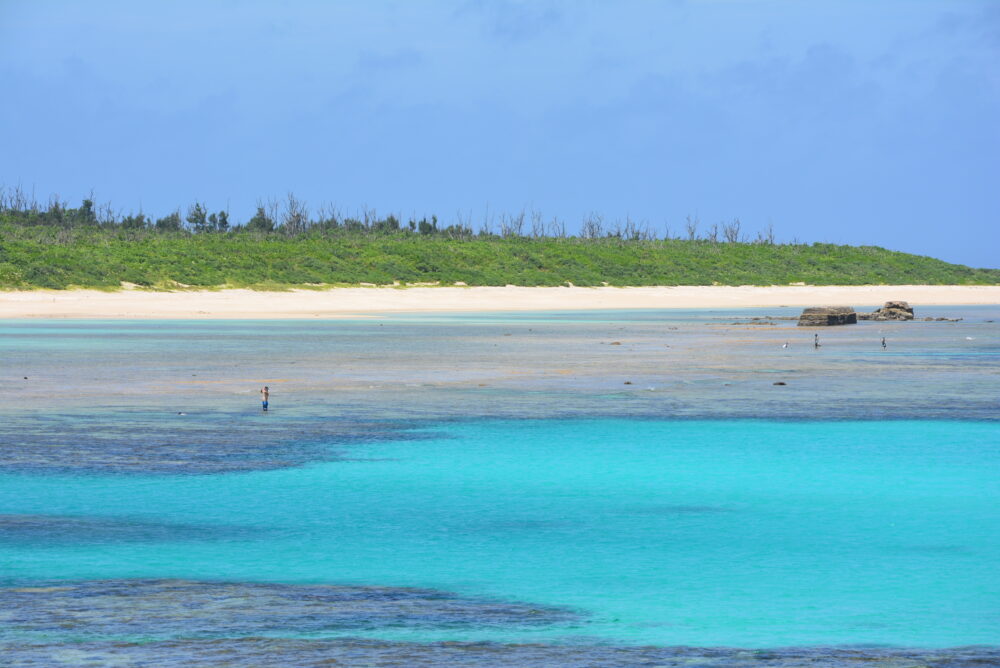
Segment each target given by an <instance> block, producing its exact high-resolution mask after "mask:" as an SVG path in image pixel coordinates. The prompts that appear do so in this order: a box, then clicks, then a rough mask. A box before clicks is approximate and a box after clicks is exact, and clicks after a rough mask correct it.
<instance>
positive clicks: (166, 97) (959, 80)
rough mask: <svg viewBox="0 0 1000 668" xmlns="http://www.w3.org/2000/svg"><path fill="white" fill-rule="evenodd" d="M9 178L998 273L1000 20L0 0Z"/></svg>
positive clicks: (866, 4)
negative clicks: (843, 251) (601, 231)
mask: <svg viewBox="0 0 1000 668" xmlns="http://www.w3.org/2000/svg"><path fill="white" fill-rule="evenodd" d="M0 91H3V95H2V99H3V101H2V102H0V184H4V185H7V186H13V185H18V184H20V185H21V186H23V187H25V188H27V189H29V190H30V189H34V191H35V192H36V194H37V195H38V196H39V198H43V197H46V196H48V194H50V193H58V194H59V195H61V196H62V197H63V198H65V199H68V200H70V201H71V202H77V201H78V200H80V199H81V198H82V197H84V196H85V195H86V194H87V193H88V192H89V191H90V190H91V189H93V190H94V191H95V192H96V194H97V198H98V200H100V201H105V200H110V201H111V202H112V203H113V204H114V205H115V206H116V207H117V208H120V209H122V210H124V211H129V210H138V209H139V208H140V207H141V208H142V209H144V210H145V211H146V212H147V213H151V214H154V215H163V214H164V213H166V212H168V211H171V210H173V209H174V208H176V207H178V206H186V205H187V204H188V203H190V202H192V201H194V200H201V201H205V202H207V204H208V206H209V207H211V208H212V209H220V208H226V207H228V208H229V209H230V210H231V212H232V214H233V215H234V217H235V218H236V219H238V220H243V219H246V218H247V217H249V215H251V213H252V210H253V207H254V204H255V202H256V200H257V199H258V198H267V197H282V196H284V195H285V193H287V192H288V191H294V192H295V193H296V194H297V195H298V196H299V197H301V198H303V199H305V200H307V201H308V202H309V204H310V205H311V206H312V207H313V208H317V207H318V206H319V205H321V204H324V203H331V204H333V205H335V206H337V207H338V208H339V209H340V210H341V211H343V212H347V213H350V212H355V211H357V210H359V209H361V208H362V207H367V208H372V209H376V210H377V211H378V212H379V213H382V214H384V213H389V212H396V213H400V214H402V215H403V216H404V217H405V216H410V215H412V214H416V215H418V216H420V215H425V214H431V213H436V214H437V215H438V216H439V217H441V218H442V219H444V220H445V221H446V222H450V221H451V220H453V219H454V218H455V217H456V214H457V213H458V212H462V215H463V216H464V215H468V214H469V213H471V214H472V217H473V220H474V221H475V222H476V225H477V226H478V222H479V221H480V220H481V219H482V217H483V216H484V214H485V213H486V212H487V211H492V212H499V211H517V210H520V209H522V208H527V209H537V210H540V211H542V212H543V214H544V215H545V216H546V218H550V217H552V216H557V217H559V218H561V219H563V220H565V221H567V226H568V227H569V228H570V229H576V228H578V226H579V221H580V219H581V218H582V217H583V216H584V215H585V214H587V213H588V212H591V211H594V212H599V213H602V214H603V215H604V217H605V218H606V219H607V220H614V219H615V218H624V217H625V216H626V215H627V216H631V217H632V218H633V219H636V220H643V221H647V222H648V223H649V224H650V225H651V226H653V227H655V228H656V229H658V230H660V231H661V232H662V230H663V228H664V226H665V225H667V226H669V227H670V229H671V230H672V231H673V232H674V233H678V232H680V231H681V228H682V226H683V221H684V218H685V216H686V215H689V214H690V215H697V216H698V217H699V218H700V219H701V220H702V222H703V226H705V225H709V224H711V223H714V222H719V221H723V220H731V219H732V218H734V217H738V218H740V219H741V220H742V222H743V225H744V227H745V228H748V229H750V230H756V229H760V228H764V227H766V226H767V225H768V224H773V225H774V228H775V230H776V232H777V236H778V238H779V239H784V240H791V239H793V238H797V239H799V240H802V241H829V242H836V243H852V244H877V245H881V246H886V247H889V248H893V249H898V250H905V251H910V252H916V253H921V254H927V255H934V256H937V257H941V258H944V259H947V260H951V261H957V262H962V263H966V264H972V265H977V266H992V267H997V266H1000V252H998V251H1000V121H998V119H1000V2H992V1H990V0H982V1H972V0H941V1H939V2H930V1H922V0H899V1H893V0H883V1H880V2H871V1H867V0H858V1H852V0H835V1H824V0H809V1H802V2H793V1H791V0H785V1H767V0H759V1H757V0H702V1H697V2H696V1H683V0H678V1H666V0H663V1H659V2H653V1H644V0H621V1H617V2H591V1H587V0H575V1H571V2H546V1H543V0H537V1H533V2H528V1H525V2H520V1H516V0H496V1H493V2H486V1H475V0H472V1H468V0H454V1H452V0H440V1H437V2H430V1H420V0H411V1H407V2H402V1H400V2H391V1H378V0H374V1H371V0H370V1H367V2H361V1H358V2H340V3H336V2H305V1H302V2H294V1H286V2H230V1H223V0H218V1H216V2H204V1H202V2H185V1H183V0H179V1H174V2H152V1H144V2H131V1H129V2H102V1H91V2H57V1H49V0H23V1H22V0H0Z"/></svg>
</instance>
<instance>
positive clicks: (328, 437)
mask: <svg viewBox="0 0 1000 668" xmlns="http://www.w3.org/2000/svg"><path fill="white" fill-rule="evenodd" d="M404 426H405V425H402V424H397V423H384V422H376V421H369V420H352V419H344V418H333V417H331V418H316V417H309V418H291V417H285V418H284V419H282V420H280V421H277V420H275V421H270V420H258V419H248V418H247V417H246V416H245V415H242V414H228V413H223V412H206V413H200V414H186V415H177V414H172V413H164V412H152V411H149V412H147V411H108V410H105V411H101V412H99V413H94V414H81V413H62V414H55V415H52V414H49V415H38V414H26V415H22V416H17V417H14V418H11V419H8V420H4V421H3V423H2V424H0V445H2V446H3V447H0V470H2V471H4V472H7V473H11V472H14V473H44V474H48V473H98V474H213V473H232V472H240V471H262V470H270V469H280V468H289V467H294V466H301V465H302V464H306V463H309V462H313V461H340V460H347V459H350V458H349V457H346V456H345V454H344V449H345V448H347V447H348V446H351V445H356V444H359V443H370V442H378V441H383V440H387V439H393V440H400V439H417V438H420V436H419V435H418V434H416V433H415V432H412V431H406V430H404V429H403V427H404Z"/></svg>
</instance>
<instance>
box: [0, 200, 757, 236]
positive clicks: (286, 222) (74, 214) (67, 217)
mask: <svg viewBox="0 0 1000 668" xmlns="http://www.w3.org/2000/svg"><path fill="white" fill-rule="evenodd" d="M0 219H2V220H3V221H4V222H7V223H9V224H13V225H16V226H22V227H35V226H43V227H50V228H55V229H78V228H83V229H107V230H116V229H117V230H128V231H150V232H154V233H156V232H159V233H174V234H176V233H188V234H227V233H240V232H252V233H255V234H271V233H274V234H279V235H284V236H297V235H301V234H305V233H317V234H324V233H334V234H337V233H341V234H343V233H346V234H360V235H369V236H380V235H396V234H402V235H421V236H438V237H447V238H451V239H471V238H475V237H503V238H511V237H531V238H536V239H537V238H544V237H550V238H554V239H566V238H570V237H575V238H580V239H621V240H626V241H655V240H657V239H664V240H666V239H685V240H688V241H699V240H700V241H708V242H712V243H723V242H725V243H757V244H774V243H775V236H774V229H773V227H772V226H770V225H769V226H768V228H767V229H766V230H764V231H761V232H757V233H756V234H755V235H754V236H749V235H748V234H747V232H746V230H745V229H744V228H743V224H742V222H741V221H740V220H739V219H738V218H734V219H732V220H730V221H728V222H720V223H714V224H712V225H710V226H705V227H702V225H701V221H700V220H699V219H698V217H697V216H693V217H692V216H688V217H687V218H686V220H685V221H684V223H683V224H682V225H681V226H680V227H678V228H677V229H676V230H672V229H671V228H670V227H669V226H663V227H662V228H660V229H656V228H655V227H654V226H652V225H650V224H649V223H648V222H647V221H637V220H634V219H632V218H631V217H628V216H627V217H625V218H624V219H614V220H611V221H607V220H605V218H604V217H603V216H602V215H600V214H597V213H592V214H589V215H587V216H586V217H584V219H583V220H582V221H581V223H580V227H579V233H578V234H571V233H570V232H568V229H567V225H566V221H565V220H562V219H560V218H557V217H552V218H545V217H544V216H543V215H542V213H541V212H540V211H534V210H533V211H526V210H522V211H519V212H517V213H513V214H511V213H493V214H491V213H489V212H487V213H486V214H485V215H484V216H483V217H482V219H481V220H480V221H479V222H478V227H477V228H476V229H474V227H473V220H472V214H466V215H463V214H461V213H458V214H456V216H455V220H454V221H453V222H452V223H450V224H448V225H445V224H443V223H440V222H439V220H438V217H437V216H436V215H432V216H430V217H427V216H423V217H420V218H417V217H415V216H411V217H409V218H407V219H406V220H405V221H404V219H403V217H402V216H400V215H396V214H389V215H386V216H379V215H378V213H377V212H376V211H375V210H374V209H364V210H362V211H360V212H358V213H356V214H353V215H345V214H342V213H341V212H340V211H339V210H338V209H337V208H336V207H333V206H329V205H324V206H322V207H320V208H319V209H318V210H316V211H315V212H313V211H311V210H310V208H309V206H308V205H307V203H306V202H304V201H303V200H301V199H299V198H298V197H296V196H295V195H294V194H292V193H289V194H288V195H287V196H286V197H285V198H284V199H283V200H281V201H279V200H275V199H269V200H259V201H258V202H257V207H256V211H255V213H254V215H253V216H252V217H250V219H249V220H246V221H242V222H237V221H233V220H231V219H230V214H229V211H227V210H225V209H222V210H218V211H212V210H210V208H209V207H208V206H207V205H206V204H205V203H203V202H195V203H194V204H191V205H190V206H188V207H187V208H186V209H184V210H183V211H182V210H181V209H176V210H174V211H172V212H170V213H168V214H167V215H165V216H162V217H158V218H157V217H153V216H149V215H147V214H146V213H144V212H142V211H140V212H138V213H135V212H129V213H127V214H126V213H123V212H121V211H118V210H116V209H114V208H113V207H112V206H111V205H110V204H101V205H98V204H96V203H95V199H94V198H93V196H91V197H88V198H86V199H84V200H83V202H82V203H81V204H80V206H78V207H76V208H72V207H70V206H69V205H68V203H67V202H65V201H63V200H61V199H60V198H59V197H58V196H55V195H53V196H51V197H49V199H48V200H47V201H46V202H45V203H44V204H43V203H40V202H38V200H37V199H35V198H34V196H32V195H29V194H27V193H25V192H24V191H23V190H22V189H21V188H0Z"/></svg>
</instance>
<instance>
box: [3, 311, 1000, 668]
mask: <svg viewBox="0 0 1000 668" xmlns="http://www.w3.org/2000/svg"><path fill="white" fill-rule="evenodd" d="M932 311H933V312H932ZM764 313H766V314H769V315H786V314H785V313H784V312H782V311H781V310H779V309H770V310H767V311H761V312H754V311H744V312H728V313H714V312H690V311H689V312H627V313H620V312H613V313H612V312H595V313H583V314H531V315H525V314H519V315H505V314H480V315H475V316H469V315H464V316H435V317H427V316H420V317H418V316H394V317H390V318H384V319H366V320H356V321H335V322H332V321H324V322H315V323H314V322H309V323H302V322H277V323H275V322H266V323H265V322H210V323H209V322H195V323H191V322H188V323H163V322H53V321H46V322H25V321H20V322H8V323H5V324H3V325H0V354H2V355H3V360H4V369H5V370H6V371H8V376H10V378H9V379H8V380H7V381H6V382H7V383H8V386H9V387H11V392H9V394H8V395H7V399H6V400H5V405H4V407H3V409H2V412H3V418H4V419H3V424H2V426H0V438H2V439H3V442H4V445H5V447H4V452H3V464H4V470H5V471H6V473H5V474H4V475H3V476H2V478H0V515H2V517H0V564H3V577H4V581H5V582H6V583H7V585H8V586H11V587H20V588H24V587H28V588H31V587H38V586H42V585H44V587H43V589H45V588H48V587H49V586H51V585H52V583H53V581H57V580H69V581H73V582H88V581H94V580H106V579H107V580H113V581H120V580H122V579H129V578H141V579H151V578H186V579H189V580H196V581H227V582H233V583H236V582H262V583H265V582H275V583H286V584H296V583H298V584H306V583H308V584H315V585H320V584H322V585H367V586H379V587H419V588H427V589H429V590H432V591H437V592H447V596H454V597H457V598H458V600H461V601H467V602H468V601H471V602H479V601H494V602H496V603H498V604H499V603H503V604H508V605H522V604H523V605H527V606H529V607H530V606H537V608H538V610H540V611H550V612H549V613H546V614H542V615H541V617H539V618H537V619H536V618H523V619H522V618H517V617H516V616H513V617H511V618H505V620H504V621H503V623H494V621H490V622H489V623H487V618H486V617H485V616H483V615H482V614H481V612H480V611H481V610H482V608H478V607H476V605H478V604H473V603H468V604H463V607H462V609H463V610H464V611H466V612H467V613H468V614H467V615H466V616H465V617H463V619H462V623H460V624H459V623H442V624H438V625H436V624H435V623H411V622H407V621H404V622H398V623H391V624H390V623H385V621H384V619H383V620H382V621H378V620H379V619H380V618H377V617H376V618H372V619H369V620H368V621H365V618H364V617H363V616H361V617H359V619H355V620H354V621H352V622H351V624H346V625H345V624H340V625H338V624H337V623H332V622H331V623H329V624H327V625H326V626H323V625H320V626H321V628H313V627H309V628H308V629H303V628H289V627H288V625H285V626H282V624H281V623H280V620H277V621H274V622H272V623H271V625H270V626H267V625H265V629H264V631H262V630H261V629H260V628H257V627H252V625H251V626H248V627H247V628H245V629H243V630H242V631H236V632H235V634H236V635H237V636H238V635H241V634H242V635H260V634H262V633H263V634H264V635H272V636H275V635H276V636H280V637H282V638H295V637H297V636H301V635H303V634H306V635H308V637H310V638H328V639H329V638H343V637H351V638H357V637H362V638H369V639H373V640H384V641H392V642H418V643H433V642H437V641H473V642H475V641H495V642H500V643H512V642H520V643H523V642H532V643H538V642H542V643H546V644H549V643H559V644H562V645H566V644H569V645H572V646H578V645H581V643H582V644H584V645H590V644H593V643H595V642H596V643H605V644H607V643H610V644H611V645H614V646H621V645H637V644H653V645H669V646H676V645H688V646H730V647H748V648H764V647H787V646H793V645H800V646H812V647H830V646H837V645H859V644H864V645H867V644H879V645H892V646H910V647H954V646H958V645H969V644H984V645H997V644H998V640H997V636H996V628H997V622H998V620H1000V583H998V582H997V581H996V578H995V577H993V570H994V569H993V566H994V565H995V564H996V563H997V562H998V561H1000V512H998V511H997V510H996V509H997V508H998V507H1000V503H998V502H1000V485H998V483H997V482H996V475H995V472H996V470H998V468H1000V467H998V464H1000V426H998V423H997V422H996V421H995V418H996V408H997V401H998V399H997V395H996V380H997V376H998V375H1000V336H998V332H1000V328H998V326H997V325H996V324H995V323H993V322H988V321H990V320H1000V317H997V316H998V309H996V308H988V307H978V308H972V307H950V308H947V309H944V308H940V309H920V310H919V315H944V316H949V317H963V318H964V320H963V321H962V322H960V323H921V322H918V323H863V324H861V325H858V326H857V327H852V328H844V329H842V330H839V329H823V330H821V337H822V341H823V344H824V345H823V347H822V348H821V349H820V350H818V351H817V350H815V349H813V348H812V345H811V342H812V334H813V330H805V331H803V330H801V329H796V328H794V327H793V326H792V325H793V324H794V323H790V322H788V321H776V324H774V325H750V324H747V323H748V322H749V321H747V320H744V318H749V317H752V316H759V315H761V314H764ZM733 323H739V324H733ZM883 335H885V336H887V338H888V340H889V344H890V348H889V350H888V351H885V352H882V351H881V349H880V347H879V346H878V345H877V344H878V340H879V338H880V337H881V336H883ZM785 341H788V342H789V346H788V347H787V348H782V347H781V344H782V343H784V342H785ZM616 343H617V345H615V344H616ZM11 372H12V373H11ZM22 376H28V377H29V378H28V380H24V379H23V378H22ZM778 380H780V381H782V382H786V383H787V385H785V386H775V385H773V382H775V381H778ZM16 381H20V383H21V384H20V385H17V384H16ZM264 381H268V382H269V384H271V386H272V391H273V396H272V405H273V407H274V410H273V412H272V413H270V414H268V415H266V416H265V415H261V414H260V413H259V412H258V410H259V409H258V408H257V398H256V389H257V388H258V387H259V385H260V384H261V383H262V382H264ZM626 381H627V382H628V383H629V384H628V385H626V384H625V383H626ZM179 412H180V413H185V414H184V415H178V413H179ZM81 586H82V585H81ZM137 591H141V588H139V589H137ZM38 595H39V596H50V597H58V596H59V595H60V594H58V592H52V593H49V594H46V593H45V592H44V591H40V592H39V593H38ZM77 595H82V594H79V593H76V594H74V596H77ZM21 605H22V607H23V605H24V604H23V603H22V604H21ZM60 605H61V604H60ZM56 607H57V608H58V607H59V605H57V606H56ZM551 611H560V612H559V613H558V614H556V613H555V612H551ZM560 615H563V616H562V617H560ZM276 616H280V614H278V612H277V611H276ZM407 619H409V618H407ZM432 619H433V617H432ZM491 619H492V618H491ZM539 619H540V620H541V623H537V622H538V621H539ZM359 620H360V621H359ZM25 624H27V622H25ZM29 626H30V625H29ZM29 626H25V625H24V624H22V625H21V626H20V627H18V626H17V625H14V626H10V625H8V626H7V627H6V631H5V632H4V634H5V636H4V638H3V639H2V640H3V641H4V642H8V643H14V644H15V645H16V646H17V647H19V648H20V649H19V650H18V651H24V652H28V649H26V647H27V644H26V643H28V644H30V643H35V645H36V650H37V645H38V644H39V643H41V644H43V645H46V646H51V647H56V648H62V649H66V648H67V647H72V646H74V645H73V643H77V642H81V641H87V642H91V643H95V642H96V643H100V642H105V641H111V640H125V639H127V640H137V639H138V640H157V641H167V640H169V639H171V638H178V637H185V636H186V634H184V633H178V632H177V631H176V629H177V628H183V624H181V626H180V627H178V626H176V625H175V626H174V627H172V628H173V629H174V631H173V632H171V633H168V634H163V633H161V632H159V631H157V630H156V629H155V628H150V629H146V630H144V631H141V632H139V634H138V636H139V637H135V633H134V629H133V630H132V631H131V632H129V633H125V632H124V631H123V632H122V633H120V634H116V633H114V632H112V631H109V629H107V628H103V629H100V630H96V629H95V628H94V627H93V625H88V624H86V623H81V625H80V626H77V627H74V628H73V630H72V632H70V633H67V632H64V631H59V630H58V629H48V630H45V629H41V630H40V629H39V628H36V627H31V628H29ZM293 626H294V625H293ZM299 626H301V625H299ZM18 628H20V631H19V630H18ZM32 628H33V630H32ZM197 629H198V627H197V624H196V623H195V622H193V621H192V622H191V635H197ZM233 633H234V631H232V629H230V630H229V631H228V632H227V635H228V637H232V635H233ZM209 636H211V634H209ZM428 647H430V646H428ZM36 650H32V651H36ZM37 651H41V650H37ZM373 651H374V650H373ZM512 651H513V650H512ZM25 656H27V654H25ZM661 659H662V657H661ZM465 660H469V657H468V656H466V658H465ZM580 660H583V659H580ZM838 660H839V659H838ZM844 661H846V659H844ZM734 665H736V664H734ZM754 665H757V664H754ZM838 665H839V664H838ZM845 665H846V664H845ZM956 665H957V664H956Z"/></svg>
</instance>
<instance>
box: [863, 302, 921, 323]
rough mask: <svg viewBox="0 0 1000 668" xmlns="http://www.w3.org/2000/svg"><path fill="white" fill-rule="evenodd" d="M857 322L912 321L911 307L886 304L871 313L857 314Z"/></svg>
mask: <svg viewBox="0 0 1000 668" xmlns="http://www.w3.org/2000/svg"><path fill="white" fill-rule="evenodd" d="M858 319H859V320H913V307H912V306H910V305H909V304H907V303H906V302H886V303H885V304H883V305H882V308H880V309H877V310H875V311H873V312H871V313H859V314H858Z"/></svg>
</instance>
